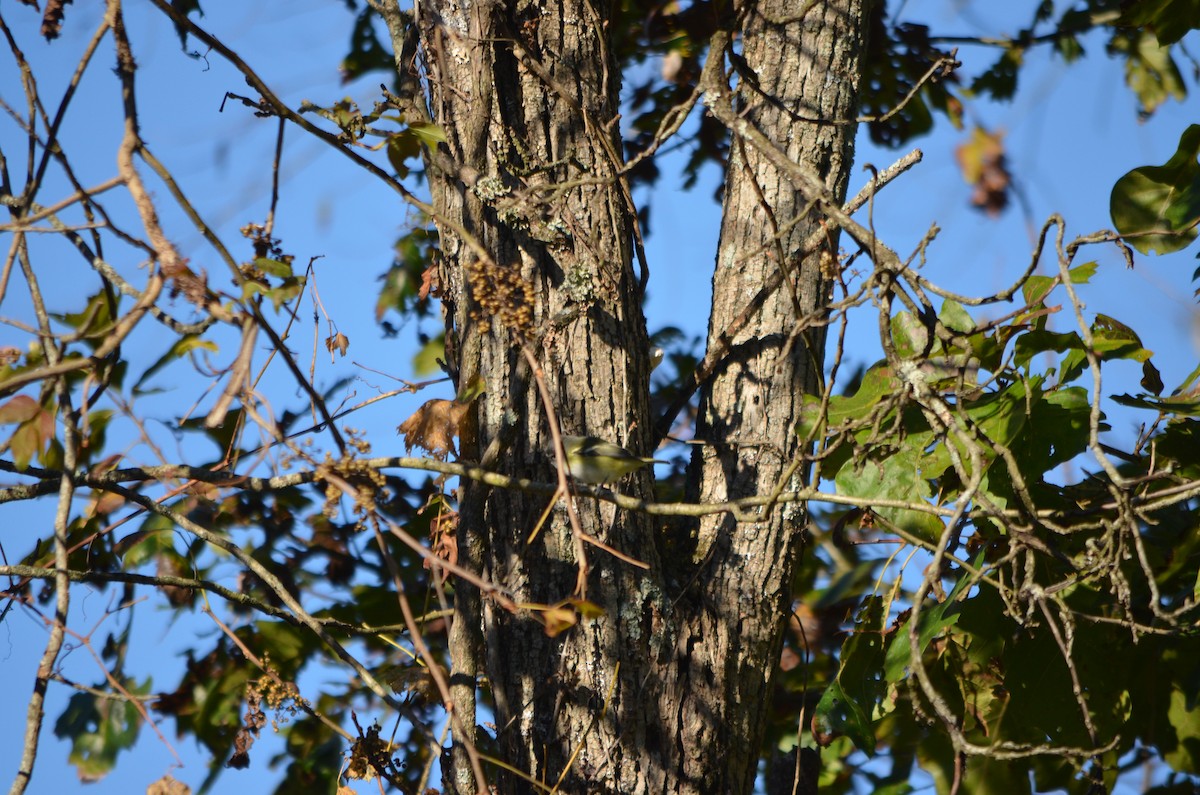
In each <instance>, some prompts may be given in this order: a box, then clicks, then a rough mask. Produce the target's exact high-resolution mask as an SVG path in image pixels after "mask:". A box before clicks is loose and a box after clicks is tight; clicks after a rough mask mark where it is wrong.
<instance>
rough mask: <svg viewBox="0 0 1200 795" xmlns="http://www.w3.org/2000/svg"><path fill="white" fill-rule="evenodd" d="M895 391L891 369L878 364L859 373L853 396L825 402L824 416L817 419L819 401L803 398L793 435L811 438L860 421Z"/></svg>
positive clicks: (898, 384)
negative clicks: (827, 404)
mask: <svg viewBox="0 0 1200 795" xmlns="http://www.w3.org/2000/svg"><path fill="white" fill-rule="evenodd" d="M899 388H900V379H898V378H896V376H895V375H893V374H892V368H890V367H888V366H887V363H886V362H879V363H877V364H875V365H873V366H872V367H871V369H869V370H867V372H865V373H864V374H863V377H862V382H861V383H860V384H859V386H858V390H857V391H855V393H854V395H852V396H850V397H843V396H836V397H831V398H830V399H829V410H828V412H827V414H826V416H825V417H821V416H820V415H821V412H820V409H821V400H820V398H815V397H812V396H810V395H806V396H805V397H804V406H803V407H802V408H801V410H800V421H799V422H798V423H796V435H797V436H799V437H800V438H801V439H815V438H816V437H817V436H818V434H822V433H823V432H824V429H825V428H829V429H836V428H839V427H841V425H842V424H843V423H844V422H846V421H848V420H854V419H861V418H863V417H865V416H866V415H867V412H868V410H869V409H870V407H871V406H873V405H875V404H876V403H878V402H879V401H880V400H881V399H882V398H883V397H884V396H886V395H892V394H894V393H895V392H896V390H898V389H899ZM827 474H828V473H827Z"/></svg>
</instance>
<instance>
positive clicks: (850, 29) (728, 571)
mask: <svg viewBox="0 0 1200 795" xmlns="http://www.w3.org/2000/svg"><path fill="white" fill-rule="evenodd" d="M864 5H865V3H864V0H828V1H827V2H815V3H812V2H807V3H797V2H795V1H794V0H771V1H769V2H768V1H766V0H764V1H763V2H759V3H752V4H749V5H748V7H747V8H745V9H744V10H743V18H742V19H743V21H742V34H743V35H742V42H743V48H742V55H743V56H744V59H745V62H744V64H738V68H737V70H736V71H737V73H738V75H739V78H740V84H741V86H740V90H739V92H738V100H739V104H740V107H739V112H740V115H741V116H742V117H743V118H744V119H746V120H748V121H749V122H750V123H751V124H752V125H754V126H755V127H756V128H757V129H758V130H759V131H761V132H764V133H765V134H766V135H767V137H768V138H769V139H770V140H771V141H773V142H775V144H776V145H777V146H778V147H779V148H780V149H782V150H783V151H784V152H786V154H787V156H788V158H789V159H790V160H792V161H793V162H796V163H801V164H806V165H807V166H809V167H810V168H812V169H813V170H815V171H817V172H818V173H819V174H820V175H821V177H822V178H823V179H824V181H825V185H826V187H827V188H828V190H829V193H830V194H831V195H832V196H833V197H834V198H835V199H836V200H837V201H838V202H839V203H840V202H841V201H842V200H843V199H844V197H845V193H846V185H847V181H848V175H849V172H850V167H851V164H852V160H853V152H854V134H855V129H856V125H855V124H854V123H852V122H849V121H848V120H852V119H854V117H855V115H856V112H857V108H858V86H859V78H860V73H861V68H860V57H861V54H862V52H863V50H864V44H865V41H864V37H865V35H866V30H867V24H866V9H865V8H864ZM801 8H803V9H806V10H800V9H801ZM709 57H710V58H712V57H715V54H713V53H710V54H709ZM735 63H736V59H735ZM814 199H815V197H812V196H805V195H804V194H803V193H802V192H801V191H800V190H799V189H798V187H797V186H796V185H795V184H793V183H792V182H791V181H789V179H788V176H787V175H786V174H784V173H783V172H781V171H780V170H779V169H777V168H776V167H774V166H773V165H771V164H770V163H769V162H768V161H767V160H766V158H764V157H763V156H762V154H761V153H759V152H757V151H756V150H755V149H754V148H753V147H752V146H751V145H750V144H749V143H747V142H745V141H742V140H739V139H738V138H737V137H736V136H735V137H734V140H733V142H732V152H731V157H730V162H729V168H728V171H727V173H726V180H725V194H724V207H723V215H722V225H721V238H720V244H719V248H718V253H717V265H716V271H715V273H714V276H713V307H712V315H711V318H710V322H709V335H708V345H709V349H710V350H712V349H713V348H715V347H717V346H724V345H727V346H728V348H729V350H728V353H727V354H726V355H725V358H724V360H723V364H722V366H721V367H720V368H719V369H718V371H717V373H716V375H715V376H714V378H713V379H711V380H710V382H709V384H708V386H707V388H706V389H705V390H704V391H703V393H702V396H701V402H700V412H699V423H698V428H697V433H696V436H697V438H698V439H700V440H702V441H705V442H706V444H705V446H703V447H701V448H699V452H698V459H699V460H698V461H693V467H694V468H698V469H699V488H698V490H697V492H696V495H695V496H697V497H698V499H699V501H701V502H724V501H726V500H734V499H738V498H741V497H748V496H752V495H756V494H763V495H765V494H771V493H773V492H775V491H776V489H777V488H778V487H779V486H780V485H781V481H783V480H785V478H786V479H787V482H785V483H783V485H784V486H785V487H786V488H788V489H789V490H790V489H794V488H799V487H801V486H802V485H803V480H804V478H805V476H806V475H807V472H808V468H807V467H800V468H790V465H791V464H792V462H794V461H795V460H796V458H797V456H798V455H799V454H800V453H802V452H803V451H802V450H801V449H800V444H799V440H798V439H797V437H796V434H795V433H794V432H793V427H794V426H795V424H796V422H797V420H798V419H799V409H800V406H801V403H802V396H803V394H805V393H809V394H812V393H814V392H815V391H816V390H817V388H818V386H819V385H820V383H821V382H822V366H823V360H824V347H825V325H824V323H825V320H826V317H825V311H824V307H825V306H826V304H827V301H828V296H829V281H828V279H827V276H828V273H829V269H830V268H831V267H832V266H834V265H835V264H836V258H837V240H838V236H837V232H836V230H831V231H830V233H829V235H828V236H827V237H826V238H824V240H823V242H822V245H821V246H820V247H819V248H818V249H817V250H815V251H806V250H804V243H805V241H806V240H808V238H809V237H810V236H811V235H812V234H813V232H814V231H817V230H819V229H820V228H821V226H820V224H821V221H822V217H821V216H820V215H818V214H817V213H815V212H813V211H812V202H813V200H814ZM798 217H799V222H798V223H797V222H796V221H797V218H798ZM777 269H782V270H783V273H784V280H783V285H782V286H781V287H780V288H779V289H777V290H775V291H774V292H773V293H772V294H771V295H769V296H768V297H767V298H766V300H765V301H764V302H763V304H762V306H761V309H759V310H758V311H757V312H755V313H754V314H752V315H751V317H750V320H749V322H748V323H747V324H746V325H745V326H744V327H743V328H742V329H741V331H740V332H738V333H737V335H736V336H735V337H734V338H733V339H726V330H727V329H729V328H730V327H732V326H733V325H734V324H735V322H737V321H738V320H739V318H740V317H741V316H742V315H743V313H744V312H746V309H747V306H748V304H749V301H750V298H751V297H753V296H755V295H756V294H757V293H758V292H759V290H760V289H761V288H762V286H763V284H764V283H766V282H768V281H769V280H770V277H771V276H772V274H773V273H774V272H775V271H776V270H777ZM804 524H805V510H804V508H803V506H801V505H798V504H791V505H787V506H783V507H777V508H775V509H774V510H773V511H770V512H769V513H768V514H767V515H766V516H764V517H763V519H762V521H757V522H749V523H745V522H744V523H737V522H736V521H735V519H734V517H733V516H731V515H728V514H726V515H713V516H710V517H707V518H705V519H704V520H702V521H701V523H700V527H699V533H698V539H697V547H696V552H695V556H694V560H695V562H697V563H698V564H699V565H700V568H701V571H700V574H699V576H697V577H696V578H695V582H696V587H694V588H693V589H692V590H691V591H690V592H689V593H688V595H687V599H686V602H687V603H688V604H686V605H685V607H684V609H683V611H682V612H681V614H680V615H681V617H682V619H683V627H684V628H683V630H682V633H683V635H684V636H686V637H692V638H697V639H699V642H697V643H694V644H693V645H691V646H690V647H689V648H690V652H689V654H688V656H687V658H686V660H685V663H684V664H685V666H686V671H685V674H684V676H683V678H682V681H681V683H680V685H681V691H680V692H679V693H677V694H673V695H678V697H680V698H681V699H682V704H683V709H684V715H685V718H684V720H683V723H684V725H685V726H687V725H692V726H700V727H703V729H702V730H701V731H699V732H697V733H696V734H695V735H694V736H693V738H692V739H691V741H690V742H687V743H685V744H684V750H685V753H686V756H685V759H684V769H685V771H689V772H690V771H692V770H694V771H695V773H694V774H692V775H686V774H685V776H686V777H687V778H689V779H692V780H694V781H696V782H697V783H701V782H702V783H701V785H700V786H699V787H698V788H697V790H698V791H706V792H751V791H752V789H753V786H754V779H755V776H756V774H757V770H758V759H759V754H760V753H761V750H762V749H761V742H762V737H763V732H764V730H765V720H766V716H767V711H768V710H767V707H768V704H769V701H770V698H771V691H772V686H773V679H774V674H775V671H776V666H777V665H778V662H779V653H780V648H781V644H782V639H783V630H784V627H785V625H786V620H787V618H788V616H789V614H790V612H791V609H792V605H791V602H792V597H791V586H792V572H793V568H794V565H795V562H796V557H797V554H798V547H799V539H800V537H801V533H802V530H803V528H804ZM714 748H719V749H722V755H723V756H724V759H723V760H722V762H721V763H720V764H719V765H718V766H717V767H716V769H714V765H713V760H712V756H713V750H712V749H714Z"/></svg>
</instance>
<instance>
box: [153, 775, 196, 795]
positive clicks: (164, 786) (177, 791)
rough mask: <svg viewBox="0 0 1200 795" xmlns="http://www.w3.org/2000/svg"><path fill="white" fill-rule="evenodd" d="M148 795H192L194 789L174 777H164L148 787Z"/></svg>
mask: <svg viewBox="0 0 1200 795" xmlns="http://www.w3.org/2000/svg"><path fill="white" fill-rule="evenodd" d="M146 795H192V788H191V787H189V786H188V785H187V784H184V783H183V782H182V781H179V780H178V779H176V778H174V777H172V776H163V777H162V778H160V779H159V780H158V781H155V782H152V783H151V784H150V786H148V787H146Z"/></svg>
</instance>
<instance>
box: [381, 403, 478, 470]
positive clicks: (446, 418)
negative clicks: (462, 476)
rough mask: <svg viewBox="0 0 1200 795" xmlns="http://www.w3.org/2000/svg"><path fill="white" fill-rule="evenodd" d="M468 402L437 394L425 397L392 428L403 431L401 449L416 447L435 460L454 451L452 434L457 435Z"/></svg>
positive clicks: (442, 458) (444, 457) (406, 449)
mask: <svg viewBox="0 0 1200 795" xmlns="http://www.w3.org/2000/svg"><path fill="white" fill-rule="evenodd" d="M469 408H470V406H468V405H465V404H463V403H458V402H456V401H453V400H442V399H440V398H438V399H434V400H429V401H426V402H425V404H424V405H422V406H421V407H420V408H419V409H417V410H416V411H415V412H413V415H412V416H411V417H409V418H408V419H406V420H405V421H404V422H403V423H401V424H400V427H399V428H397V429H396V430H397V431H398V432H400V433H402V434H404V449H405V451H409V450H412V449H413V447H420V448H423V449H425V450H428V451H429V454H430V455H432V456H433V457H434V458H436V459H438V460H439V461H445V460H446V458H447V457H448V456H449V455H450V453H456V452H457V451H456V448H455V445H454V437H456V436H458V435H459V429H460V427H461V423H462V421H463V418H464V417H465V416H466V414H467V409H469Z"/></svg>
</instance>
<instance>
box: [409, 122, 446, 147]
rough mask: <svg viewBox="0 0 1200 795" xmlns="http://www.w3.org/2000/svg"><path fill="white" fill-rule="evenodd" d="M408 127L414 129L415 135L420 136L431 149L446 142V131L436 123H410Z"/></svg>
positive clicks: (422, 141)
mask: <svg viewBox="0 0 1200 795" xmlns="http://www.w3.org/2000/svg"><path fill="white" fill-rule="evenodd" d="M408 129H410V130H412V132H413V135H415V136H417V137H418V138H420V139H421V143H423V144H425V145H426V146H427V147H429V148H430V149H437V145H438V144H444V143H446V131H445V130H443V129H442V128H441V127H439V126H437V125H436V124H428V123H425V122H418V123H416V124H410V125H408Z"/></svg>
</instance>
